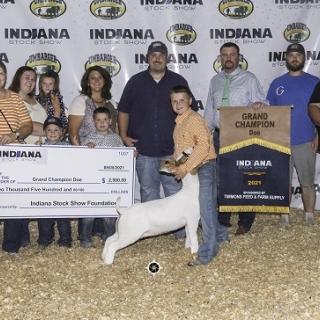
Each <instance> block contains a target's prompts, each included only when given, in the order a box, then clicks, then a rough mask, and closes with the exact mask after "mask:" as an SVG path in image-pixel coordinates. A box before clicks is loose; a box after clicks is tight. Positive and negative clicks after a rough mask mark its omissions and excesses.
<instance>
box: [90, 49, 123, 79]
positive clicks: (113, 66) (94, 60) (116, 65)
mask: <svg viewBox="0 0 320 320" xmlns="http://www.w3.org/2000/svg"><path fill="white" fill-rule="evenodd" d="M92 66H100V67H102V68H105V69H106V70H107V71H108V72H109V73H110V75H111V77H114V76H116V75H117V74H118V73H119V72H120V70H121V65H120V62H119V61H118V60H117V58H116V57H115V56H112V55H111V54H106V53H97V54H94V55H92V56H90V57H89V58H88V61H87V62H86V64H85V69H86V70H87V69H88V68H90V67H92Z"/></svg>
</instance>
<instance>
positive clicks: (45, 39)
mask: <svg viewBox="0 0 320 320" xmlns="http://www.w3.org/2000/svg"><path fill="white" fill-rule="evenodd" d="M4 38H5V39H8V40H9V44H37V43H39V44H61V43H62V39H70V36H69V33H68V30H67V29H36V28H34V29H13V28H10V29H9V28H5V29H4Z"/></svg>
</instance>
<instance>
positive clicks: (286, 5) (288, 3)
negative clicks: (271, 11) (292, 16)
mask: <svg viewBox="0 0 320 320" xmlns="http://www.w3.org/2000/svg"><path fill="white" fill-rule="evenodd" d="M275 4H277V5H278V6H277V7H278V9H289V10H292V9H298V10H300V9H320V0H275Z"/></svg>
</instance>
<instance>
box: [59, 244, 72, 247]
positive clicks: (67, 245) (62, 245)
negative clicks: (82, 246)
mask: <svg viewBox="0 0 320 320" xmlns="http://www.w3.org/2000/svg"><path fill="white" fill-rule="evenodd" d="M58 246H59V247H60V248H61V247H64V248H71V247H72V245H71V243H58Z"/></svg>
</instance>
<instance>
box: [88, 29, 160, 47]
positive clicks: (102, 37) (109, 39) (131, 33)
mask: <svg viewBox="0 0 320 320" xmlns="http://www.w3.org/2000/svg"><path fill="white" fill-rule="evenodd" d="M89 35H90V40H94V44H96V45H97V44H121V43H122V44H136V45H141V44H147V41H146V40H147V39H152V40H153V39H154V35H153V31H152V29H90V30H89Z"/></svg>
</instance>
